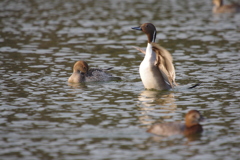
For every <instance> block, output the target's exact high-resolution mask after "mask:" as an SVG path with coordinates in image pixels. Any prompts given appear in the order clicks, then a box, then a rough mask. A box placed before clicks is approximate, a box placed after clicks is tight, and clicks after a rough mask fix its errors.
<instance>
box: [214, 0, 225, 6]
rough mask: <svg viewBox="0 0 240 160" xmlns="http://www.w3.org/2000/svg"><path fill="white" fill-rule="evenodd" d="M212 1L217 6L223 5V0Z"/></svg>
mask: <svg viewBox="0 0 240 160" xmlns="http://www.w3.org/2000/svg"><path fill="white" fill-rule="evenodd" d="M212 3H213V4H214V5H215V6H216V7H220V6H222V5H223V0H212Z"/></svg>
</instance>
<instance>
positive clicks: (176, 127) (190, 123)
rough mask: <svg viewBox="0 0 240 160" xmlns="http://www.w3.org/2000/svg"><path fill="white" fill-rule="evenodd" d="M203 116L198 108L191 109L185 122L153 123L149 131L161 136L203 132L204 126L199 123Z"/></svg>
mask: <svg viewBox="0 0 240 160" xmlns="http://www.w3.org/2000/svg"><path fill="white" fill-rule="evenodd" d="M202 120H203V116H202V115H201V113H200V112H199V111H198V110H190V111H189V112H188V113H187V114H186V116H185V124H183V123H178V122H168V123H162V124H154V125H152V126H151V127H150V128H149V129H148V130H147V132H149V133H153V134H156V135H161V136H171V135H176V134H183V135H186V136H188V135H192V134H196V133H201V132H202V131H203V128H202V126H201V125H200V124H199V122H200V121H202Z"/></svg>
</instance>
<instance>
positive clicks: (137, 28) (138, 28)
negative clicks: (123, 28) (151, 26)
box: [132, 27, 142, 31]
mask: <svg viewBox="0 0 240 160" xmlns="http://www.w3.org/2000/svg"><path fill="white" fill-rule="evenodd" d="M132 29H135V30H139V31H141V30H142V28H141V27H132Z"/></svg>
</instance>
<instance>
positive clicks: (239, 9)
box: [212, 0, 240, 13]
mask: <svg viewBox="0 0 240 160" xmlns="http://www.w3.org/2000/svg"><path fill="white" fill-rule="evenodd" d="M212 2H213V4H214V6H213V9H212V12H213V13H240V4H237V3H235V4H229V5H223V0H212Z"/></svg>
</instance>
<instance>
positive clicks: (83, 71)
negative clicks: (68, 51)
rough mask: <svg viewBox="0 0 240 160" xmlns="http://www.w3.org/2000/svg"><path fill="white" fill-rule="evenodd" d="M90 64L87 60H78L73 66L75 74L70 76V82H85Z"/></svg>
mask: <svg viewBox="0 0 240 160" xmlns="http://www.w3.org/2000/svg"><path fill="white" fill-rule="evenodd" d="M88 69H89V67H88V64H87V63H86V62H85V61H77V62H76V63H75V64H74V66H73V74H72V75H71V77H69V79H68V82H72V83H78V82H84V81H85V78H86V76H87V74H88Z"/></svg>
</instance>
